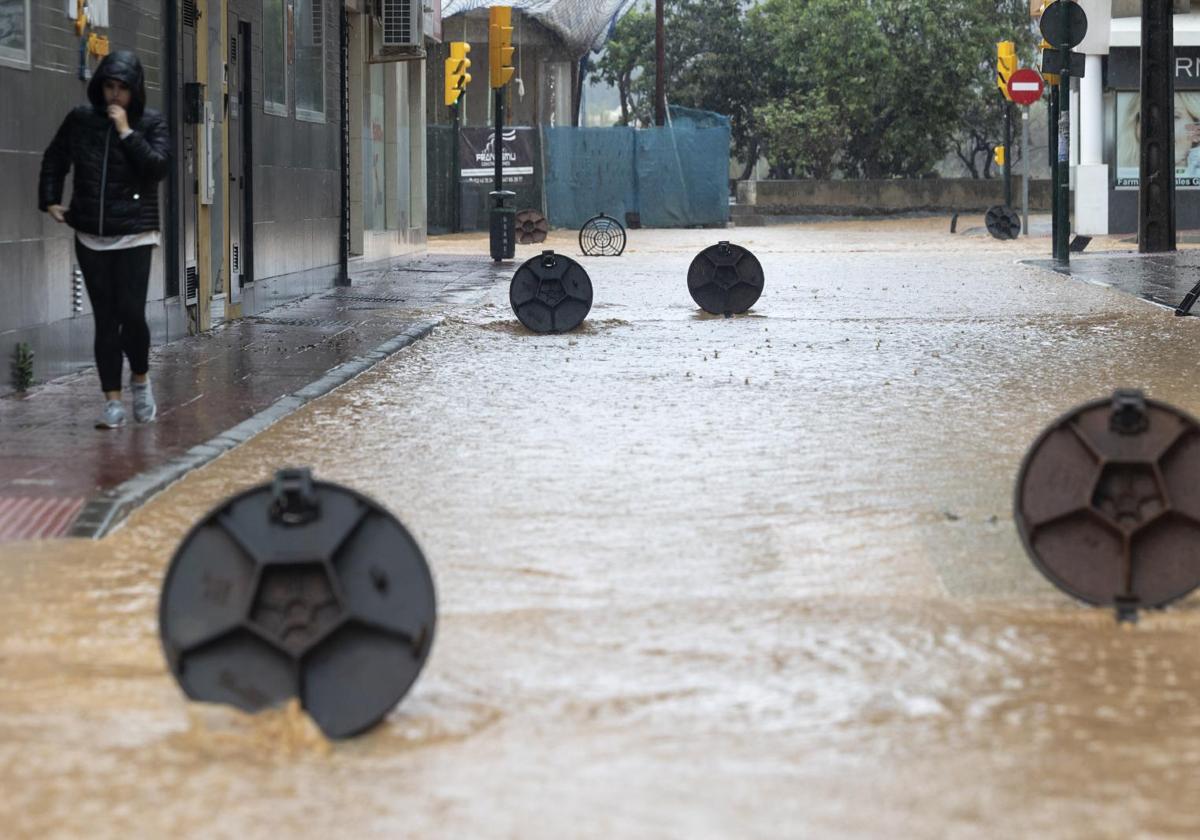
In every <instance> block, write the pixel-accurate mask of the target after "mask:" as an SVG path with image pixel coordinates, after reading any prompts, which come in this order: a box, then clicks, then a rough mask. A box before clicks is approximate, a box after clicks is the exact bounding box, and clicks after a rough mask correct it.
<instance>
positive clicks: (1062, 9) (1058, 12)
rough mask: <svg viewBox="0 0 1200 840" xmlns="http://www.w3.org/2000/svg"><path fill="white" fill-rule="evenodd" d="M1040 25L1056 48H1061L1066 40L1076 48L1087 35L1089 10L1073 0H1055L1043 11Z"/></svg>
mask: <svg viewBox="0 0 1200 840" xmlns="http://www.w3.org/2000/svg"><path fill="white" fill-rule="evenodd" d="M1038 27H1039V28H1040V29H1041V31H1042V37H1043V38H1045V39H1046V40H1047V41H1049V42H1050V46H1051V47H1053V48H1054V49H1059V48H1060V47H1061V45H1062V43H1063V42H1064V41H1065V42H1066V44H1067V46H1068V47H1070V48H1071V49H1074V48H1075V47H1077V46H1079V44H1080V43H1082V41H1083V39H1084V37H1085V36H1086V35H1087V29H1088V20H1087V12H1085V11H1084V10H1083V7H1082V6H1080V5H1079V4H1078V3H1075V2H1073V0H1055V2H1053V3H1051V4H1050V5H1049V6H1047V7H1046V8H1045V10H1044V11H1043V12H1042V18H1041V20H1040V21H1039V22H1038Z"/></svg>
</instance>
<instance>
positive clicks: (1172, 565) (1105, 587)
mask: <svg viewBox="0 0 1200 840" xmlns="http://www.w3.org/2000/svg"><path fill="white" fill-rule="evenodd" d="M1014 515H1015V519H1016V523H1017V530H1018V531H1019V532H1020V535H1021V541H1022V542H1023V543H1024V545H1025V550H1026V551H1027V552H1028V553H1029V556H1030V557H1031V558H1032V559H1033V562H1034V564H1035V565H1036V566H1037V567H1038V569H1039V570H1041V572H1042V574H1044V575H1045V576H1046V577H1047V578H1048V579H1049V580H1050V581H1051V582H1052V583H1053V584H1054V585H1055V586H1057V587H1058V588H1059V589H1062V590H1063V591H1064V592H1066V593H1068V594H1070V595H1072V596H1074V597H1076V598H1078V599H1080V600H1082V601H1086V602H1087V603H1089V604H1097V605H1106V606H1109V605H1111V606H1116V607H1117V608H1118V609H1119V610H1122V611H1130V610H1136V609H1137V608H1139V607H1140V608H1155V607H1162V606H1164V605H1166V604H1168V603H1170V602H1171V601H1174V600H1176V599H1178V598H1182V597H1183V596H1184V595H1187V594H1188V593H1189V592H1191V591H1192V590H1193V589H1195V588H1196V586H1198V585H1200V426H1198V425H1197V423H1196V421H1195V420H1193V419H1192V418H1191V417H1189V416H1188V415H1187V414H1185V413H1183V412H1182V411H1180V410H1179V409H1177V408H1173V407H1172V406H1169V405H1167V404H1165V403H1161V402H1158V401H1156V400H1150V399H1146V398H1145V397H1143V396H1142V394H1141V393H1140V392H1138V391H1117V392H1116V393H1115V394H1114V395H1113V396H1112V398H1111V399H1107V400H1096V401H1095V402H1090V403H1087V404H1085V405H1082V406H1079V407H1078V408H1075V409H1073V410H1072V411H1070V412H1068V413H1067V414H1065V415H1063V416H1062V417H1060V418H1059V419H1058V420H1056V421H1055V422H1054V423H1052V424H1051V425H1050V426H1049V428H1047V429H1046V430H1045V431H1044V432H1042V434H1041V436H1040V437H1039V438H1038V439H1037V441H1036V442H1035V443H1034V444H1033V446H1032V448H1030V450H1029V453H1028V454H1027V455H1026V456H1025V461H1024V463H1022V465H1021V471H1020V474H1019V475H1018V478H1017V488H1016V500H1015V511H1014Z"/></svg>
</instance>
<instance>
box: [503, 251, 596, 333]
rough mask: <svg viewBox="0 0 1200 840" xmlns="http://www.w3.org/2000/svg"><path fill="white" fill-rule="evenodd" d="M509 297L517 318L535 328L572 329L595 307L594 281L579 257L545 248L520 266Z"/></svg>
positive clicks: (560, 330) (527, 325)
mask: <svg viewBox="0 0 1200 840" xmlns="http://www.w3.org/2000/svg"><path fill="white" fill-rule="evenodd" d="M508 299H509V303H510V304H511V305H512V309H513V312H515V313H516V316H517V319H518V320H519V321H520V322H521V323H522V324H524V325H525V326H526V327H528V328H529V329H531V330H533V331H534V332H538V333H564V332H570V331H571V330H573V329H575V328H576V327H578V326H579V325H580V324H582V323H583V320H584V319H585V318H586V317H587V314H588V312H590V311H591V309H592V281H591V278H590V277H588V273H587V272H586V271H584V269H583V266H581V265H580V264H579V263H577V262H575V260H573V259H571V258H570V257H564V256H563V255H562V254H556V253H554V252H553V251H543V252H542V254H541V256H537V257H534V258H533V259H531V260H527V261H526V262H525V263H524V264H523V265H522V266H521V267H520V268H518V269H517V273H516V274H514V275H513V279H512V283H511V284H510V285H509V287H508Z"/></svg>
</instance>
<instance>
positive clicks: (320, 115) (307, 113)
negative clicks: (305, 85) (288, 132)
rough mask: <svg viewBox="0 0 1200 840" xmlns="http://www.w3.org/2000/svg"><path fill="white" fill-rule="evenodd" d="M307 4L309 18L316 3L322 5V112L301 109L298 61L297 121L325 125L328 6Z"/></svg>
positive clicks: (315, 0) (308, 0) (322, 1)
mask: <svg viewBox="0 0 1200 840" xmlns="http://www.w3.org/2000/svg"><path fill="white" fill-rule="evenodd" d="M305 2H306V3H307V4H308V9H309V12H310V14H309V17H311V11H312V7H313V6H314V5H316V3H320V4H321V18H320V20H321V61H320V68H321V110H320V111H314V110H312V109H310V108H301V107H300V93H299V86H300V69H299V62H298V61H297V68H296V72H295V73H294V74H293V76H294V80H293V83H294V84H295V85H296V88H297V90H296V93H295V101H296V119H297V120H299V121H301V122H309V123H321V124H323V123H324V122H325V98H326V94H327V93H328V91H326V89H325V82H326V81H327V79H326V76H325V42H326V40H327V38H326V36H327V35H328V34H329V33H328V31H327V27H326V26H325V22H326V21H325V9H326V4H325V0H305ZM298 17H300V16H299V15H293V22H294V21H295V18H298ZM299 40H300V39H299V38H297V39H296V48H297V52H299V46H300V45H299Z"/></svg>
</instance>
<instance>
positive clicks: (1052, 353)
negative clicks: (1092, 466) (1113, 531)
mask: <svg viewBox="0 0 1200 840" xmlns="http://www.w3.org/2000/svg"><path fill="white" fill-rule="evenodd" d="M946 229H947V224H946V223H945V220H942V219H930V220H921V219H907V220H893V221H882V222H872V223H867V222H843V223H835V222H830V223H823V224H813V225H804V226H790V227H772V228H751V229H742V230H730V231H703V230H688V231H631V232H630V248H629V250H628V251H627V252H626V254H625V255H624V256H622V257H620V258H617V259H603V258H593V259H588V258H579V257H577V256H576V255H577V253H578V250H577V246H576V245H574V244H573V236H574V234H573V233H572V232H570V231H565V232H563V233H562V234H556V237H555V239H554V241H552V243H551V244H552V245H553V246H554V247H555V248H557V249H558V250H560V251H561V252H562V253H566V254H568V255H571V256H573V257H576V258H577V259H579V260H580V261H581V262H582V264H583V265H584V266H585V267H586V268H587V269H588V271H589V272H590V274H591V279H592V283H593V286H594V288H595V305H594V307H593V309H592V311H591V314H590V315H589V318H588V320H587V321H586V322H585V324H584V326H583V327H582V328H581V329H580V330H579V331H577V332H575V333H571V334H568V335H562V336H538V335H534V334H532V333H529V332H528V331H527V330H525V329H524V328H523V327H521V326H520V325H519V324H518V323H517V321H516V319H515V318H514V316H513V314H512V312H511V310H510V309H509V305H508V288H507V285H506V284H502V285H497V286H495V287H494V288H492V289H491V290H490V291H488V292H487V295H486V298H485V299H484V300H482V302H480V303H479V304H478V305H473V306H470V307H464V308H463V309H462V310H461V311H460V312H458V313H456V314H455V315H454V316H453V317H452V318H450V319H449V320H448V321H447V322H446V323H445V324H444V325H442V326H440V327H438V328H437V329H436V330H435V331H434V332H433V334H432V335H431V336H430V337H429V338H426V339H423V340H421V341H419V342H417V343H416V344H415V345H413V346H412V347H411V348H409V349H406V350H403V351H402V352H400V353H398V354H397V355H395V356H394V357H392V358H391V359H389V360H387V361H385V362H382V363H381V364H379V365H378V366H377V367H375V368H373V369H372V370H369V371H367V372H366V373H364V374H363V375H361V376H359V377H358V378H357V379H355V380H353V381H352V382H351V383H349V384H348V385H346V386H344V387H342V388H340V389H339V390H337V391H335V392H333V393H332V394H330V395H328V396H326V397H324V398H321V399H319V400H316V401H315V402H313V403H311V404H309V405H308V406H306V407H305V408H303V409H301V410H300V411H298V412H296V413H295V414H293V415H292V416H290V417H288V418H286V419H284V420H282V421H280V422H279V423H277V424H276V425H274V426H273V427H271V428H270V429H268V430H267V431H265V432H263V433H262V434H260V435H259V436H257V437H256V438H254V439H253V440H251V441H250V442H249V443H247V444H244V445H242V446H240V447H238V448H236V449H234V450H233V451H231V452H229V453H228V454H226V455H224V456H222V457H221V458H219V459H218V460H216V461H214V462H212V463H211V464H209V465H208V466H206V467H204V468H202V469H200V470H198V471H196V472H194V473H192V474H190V475H189V476H188V477H187V478H185V479H184V480H182V481H180V482H179V483H177V484H175V485H174V486H172V487H171V488H170V489H169V490H167V491H166V492H164V493H163V494H161V495H160V496H158V497H157V498H155V499H154V500H153V501H152V502H151V503H149V504H148V505H146V506H145V507H144V508H142V509H140V510H139V511H138V512H136V513H135V514H134V515H133V516H132V517H131V518H130V519H129V520H128V521H127V523H126V524H125V525H124V526H123V527H122V528H120V529H119V530H117V531H116V532H115V533H114V534H112V535H111V536H109V537H107V538H105V539H103V540H101V541H98V542H91V541H82V540H75V541H69V540H57V541H42V542H28V543H19V544H10V545H4V546H0V790H3V794H2V795H0V815H2V816H3V819H4V825H5V834H6V836H15V837H31V838H32V837H38V838H42V837H56V836H63V837H65V836H84V835H86V836H89V837H143V836H195V837H205V838H216V837H231V838H232V837H237V838H245V837H284V836H306V837H328V836H344V837H358V836H376V837H500V838H510V837H511V838H574V837H588V838H592V837H595V838H610V837H655V838H659V837H662V838H676V837H678V838H698V837H705V838H707V837H712V838H733V837H737V838H751V837H753V838H775V837H806V836H808V837H985V836H986V837H1000V836H1038V837H1064V838H1076V837H1078V838H1095V837H1129V836H1136V837H1194V836H1196V835H1197V834H1200V809H1198V808H1197V806H1196V804H1195V803H1196V798H1195V785H1194V780H1195V779H1196V778H1197V776H1198V774H1200V704H1198V703H1197V700H1196V698H1197V697H1198V696H1200V646H1198V645H1197V642H1196V640H1197V637H1198V636H1200V606H1198V605H1200V601H1198V600H1197V597H1198V596H1193V597H1192V598H1189V599H1185V600H1184V601H1183V602H1181V603H1180V604H1179V605H1177V606H1175V607H1174V608H1172V609H1171V610H1169V611H1167V612H1165V613H1159V614H1148V615H1145V616H1143V619H1142V621H1141V623H1139V624H1138V625H1136V626H1128V625H1126V626H1118V625H1116V623H1115V622H1114V620H1113V617H1112V614H1111V613H1110V612H1109V611H1106V610H1092V609H1086V608H1083V607H1080V606H1077V605H1076V604H1074V603H1073V602H1071V601H1070V600H1069V599H1067V597H1066V596H1064V595H1062V594H1061V593H1060V592H1059V591H1058V590H1056V589H1054V588H1053V587H1052V586H1051V585H1050V584H1049V583H1048V582H1047V581H1045V579H1043V578H1042V577H1041V575H1040V574H1039V573H1038V572H1037V571H1036V570H1035V569H1034V567H1033V565H1032V564H1031V563H1030V561H1029V560H1028V559H1027V557H1026V556H1025V553H1024V551H1023V550H1022V548H1021V545H1020V542H1019V539H1018V536H1017V532H1016V529H1015V527H1014V525H1013V521H1012V494H1013V484H1014V481H1015V477H1016V473H1017V469H1018V466H1019V464H1020V461H1021V458H1022V457H1023V456H1024V454H1025V451H1026V449H1027V448H1028V447H1029V445H1030V444H1031V443H1032V442H1033V440H1034V438H1035V437H1036V436H1037V434H1038V433H1039V432H1040V431H1041V429H1042V428H1043V427H1044V426H1045V425H1046V424H1048V423H1050V422H1051V421H1052V420H1054V419H1055V418H1056V417H1058V416H1059V415H1060V414H1062V413H1063V412H1065V411H1066V410H1068V409H1069V408H1072V407H1073V406H1075V405H1076V404H1078V403H1081V402H1084V401H1086V400H1090V399H1095V398H1099V397H1104V396H1107V395H1108V394H1110V393H1111V392H1112V391H1113V390H1114V389H1115V388H1117V387H1136V388H1142V389H1144V390H1145V391H1146V392H1147V394H1148V395H1149V396H1152V397H1154V398H1157V399H1160V400H1163V401H1166V402H1169V403H1173V404H1175V405H1177V406H1178V407H1180V408H1182V409H1184V410H1185V411H1188V412H1190V413H1192V414H1193V415H1196V414H1200V375H1198V373H1200V371H1198V369H1197V364H1198V360H1200V321H1197V320H1196V319H1190V318H1189V319H1184V318H1173V317H1171V315H1170V313H1169V312H1167V311H1164V310H1162V309H1157V308H1154V307H1151V306H1149V305H1147V304H1145V303H1143V302H1140V301H1138V300H1136V299H1134V298H1132V297H1130V296H1127V295H1122V294H1119V293H1117V292H1114V291H1111V290H1109V289H1105V288H1100V287H1096V286H1091V285H1087V284H1085V283H1081V282H1079V281H1078V280H1073V279H1069V278H1064V277H1061V276H1057V275H1054V274H1051V273H1049V272H1046V271H1043V270H1040V269H1037V268H1033V267H1029V266H1023V265H1019V264H1017V262H1016V261H1017V260H1019V259H1024V258H1031V257H1044V256H1045V254H1046V253H1047V252H1048V251H1049V242H1048V240H1046V239H1035V240H1031V241H1029V242H1026V241H1024V240H1022V241H1019V242H1017V243H1007V244H1003V243H997V242H995V241H993V240H991V239H988V238H983V237H979V236H972V235H963V234H959V235H957V236H951V235H949V234H948V233H946ZM724 238H728V239H731V240H732V241H734V242H736V243H738V244H740V245H743V246H746V247H748V248H750V249H751V250H752V251H753V252H754V253H755V254H756V255H757V256H758V258H759V259H760V261H761V262H762V264H763V267H764V270H765V274H766V289H765V291H764V293H763V296H762V298H761V299H760V301H759V302H758V304H757V305H756V306H755V308H754V309H753V310H752V311H751V312H750V313H749V314H748V315H745V316H741V317H735V318H731V319H724V318H720V317H713V316H709V315H706V314H704V313H703V312H701V311H700V310H699V309H698V308H697V307H696V306H695V304H694V303H693V301H692V300H691V298H690V297H689V296H688V292H687V286H686V274H687V268H688V264H689V263H690V261H691V259H692V257H693V256H694V255H695V254H696V252H698V251H699V250H701V249H702V248H704V247H706V246H708V245H711V244H713V243H715V242H716V241H717V240H718V239H724ZM1097 245H1100V243H1097ZM1097 245H1094V246H1093V247H1097ZM485 249H486V245H485V243H484V240H483V239H482V238H480V237H474V238H473V239H467V238H465V237H458V238H448V239H444V240H442V241H440V242H436V243H435V244H433V245H431V251H435V252H444V253H451V252H456V251H458V252H468V251H469V252H474V253H481V254H482V253H483V251H484V250H485ZM535 253H536V249H533V248H528V249H525V248H523V249H521V254H520V256H522V258H527V257H529V256H532V255H534V254H535ZM480 259H481V260H484V259H486V258H485V257H483V256H481V257H480ZM514 268H515V265H514ZM302 465H303V466H310V467H312V469H313V471H314V474H315V475H316V477H318V478H320V479H324V480H328V481H335V482H340V483H343V484H347V485H350V486H352V487H354V488H355V489H357V490H359V491H361V492H363V493H366V494H368V495H370V496H372V497H373V498H374V499H376V500H377V501H379V502H380V503H381V504H383V505H384V506H385V507H387V508H388V509H389V510H391V512H392V513H394V514H395V515H396V516H397V517H399V518H400V520H401V521H402V522H403V523H404V524H405V526H406V527H407V528H408V529H409V530H410V531H411V532H412V534H413V536H414V537H415V538H416V539H417V541H418V542H419V543H420V545H421V546H422V548H423V550H424V552H425V554H426V557H427V559H428V560H429V563H430V566H431V567H432V571H433V575H434V579H435V582H436V584H437V589H438V600H439V620H438V629H437V638H436V641H435V643H434V646H433V652H432V654H431V656H430V659H429V661H428V663H427V664H426V667H425V670H424V671H423V673H422V675H421V677H420V678H419V680H418V681H417V683H416V685H415V686H414V688H413V690H412V692H411V693H410V694H409V695H408V696H407V697H406V698H405V699H404V701H403V702H402V703H401V704H400V706H399V707H398V708H397V710H396V711H395V712H393V713H392V715H391V716H390V717H388V719H387V720H386V721H385V722H384V723H383V724H382V725H381V726H379V727H377V728H376V729H374V730H372V731H371V732H369V733H367V734H366V735H364V736H363V737H360V738H358V739H355V740H352V741H346V742H337V743H330V742H327V741H325V740H324V739H323V738H322V737H321V736H320V735H319V733H318V732H317V731H316V729H315V727H314V726H313V725H312V724H311V723H310V722H309V721H308V720H307V718H306V717H305V716H304V715H303V713H302V712H300V711H298V710H297V709H294V708H292V709H281V710H279V711H277V712H271V713H267V714H263V715H259V716H257V717H249V716H245V715H242V714H240V713H238V712H236V711H233V710H229V709H226V708H223V707H215V706H204V705H197V704H189V703H187V702H186V701H185V699H184V697H183V695H182V693H181V692H180V690H179V688H178V687H177V685H176V683H175V681H174V679H173V678H172V677H171V676H170V674H169V672H168V671H167V668H166V665H165V662H164V660H163V656H162V652H161V649H160V646H159V640H158V625H157V619H158V616H157V609H158V593H159V587H160V585H161V582H162V578H163V574H164V572H165V569H166V565H167V563H168V562H169V560H170V557H171V554H172V552H173V551H174V550H175V547H176V545H177V544H178V542H179V540H180V539H181V538H182V537H183V535H184V533H185V532H186V531H187V529H188V528H189V527H190V526H191V525H192V524H193V523H194V522H195V521H196V520H197V519H198V518H199V517H200V516H202V515H203V514H204V513H206V512H207V511H208V510H209V509H210V508H211V507H212V506H213V505H215V504H216V503H217V502H218V501H220V500H221V499H223V498H224V497H226V496H228V495H229V494H231V493H233V492H235V491H238V490H241V489H244V488H246V487H249V486H252V485H255V484H259V483H261V482H263V481H266V480H268V479H269V478H270V477H271V475H272V474H273V473H274V471H275V470H276V469H278V468H279V467H282V466H302ZM348 690H351V689H349V688H348Z"/></svg>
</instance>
